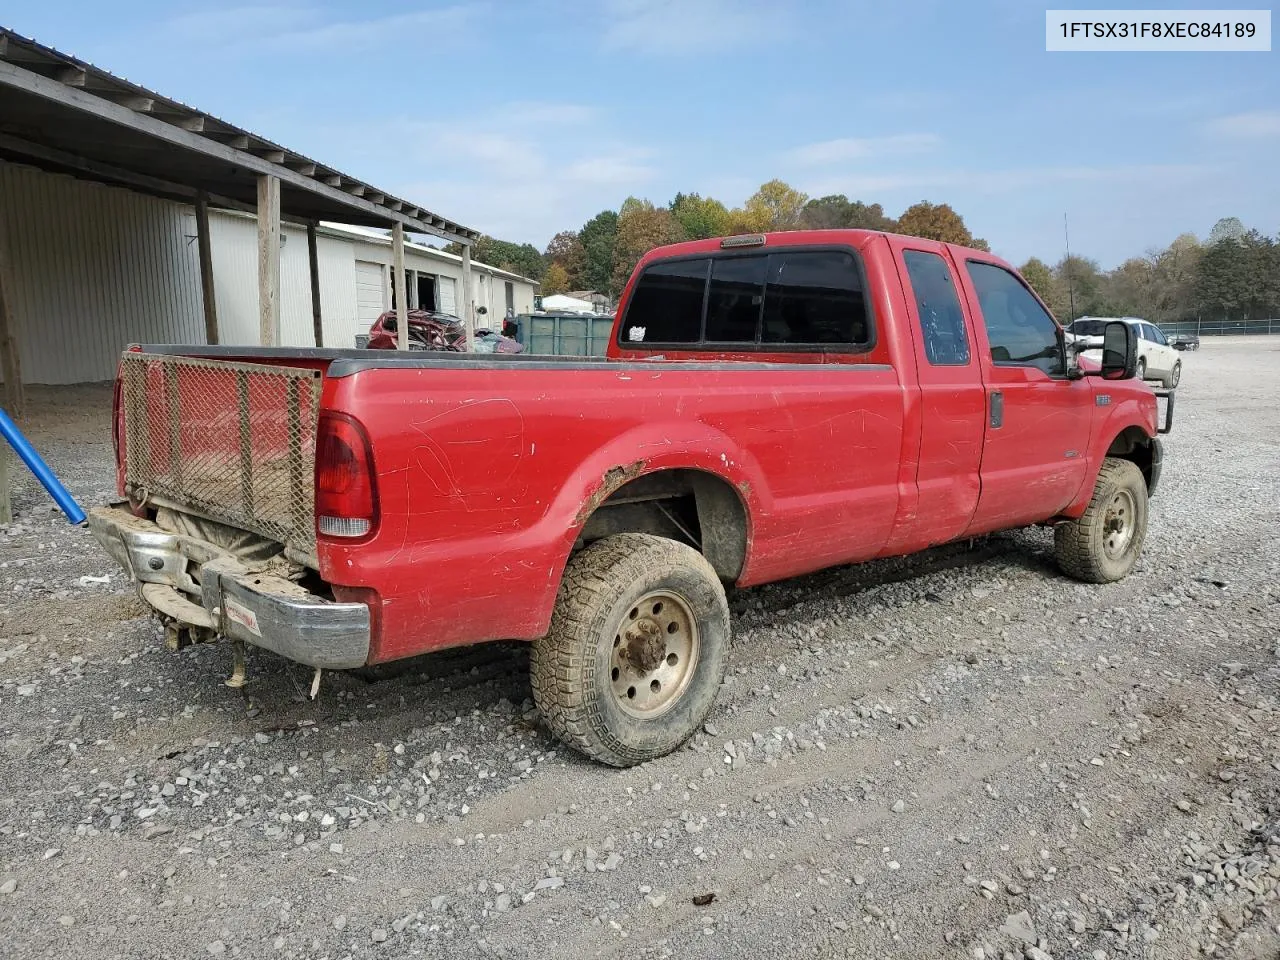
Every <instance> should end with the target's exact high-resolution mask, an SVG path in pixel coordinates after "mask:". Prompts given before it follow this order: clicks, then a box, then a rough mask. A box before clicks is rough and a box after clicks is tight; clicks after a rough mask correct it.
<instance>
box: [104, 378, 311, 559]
mask: <svg viewBox="0 0 1280 960" xmlns="http://www.w3.org/2000/svg"><path fill="white" fill-rule="evenodd" d="M321 379H322V375H321V373H320V371H318V370H307V369H300V368H296V367H281V366H271V365H268V364H250V363H233V362H229V361H221V360H203V359H198V358H194V357H177V356H163V355H158V354H147V353H127V354H125V356H124V359H123V361H122V364H121V380H122V382H121V398H120V400H121V404H122V407H123V412H124V433H123V437H122V444H123V447H124V450H123V452H124V480H125V489H126V491H127V492H128V493H129V494H130V496H132V497H133V498H134V499H136V500H144V501H150V502H152V503H155V504H156V505H160V506H171V507H175V508H177V509H180V510H185V511H189V512H191V513H195V514H198V515H200V516H203V517H207V518H208V519H210V520H216V521H219V522H221V523H225V524H228V525H230V526H233V527H237V528H239V529H243V530H250V531H253V532H255V533H258V534H261V535H262V536H264V537H267V538H269V539H271V540H275V541H277V542H278V543H281V544H284V545H285V546H286V547H288V548H291V550H292V551H293V552H295V553H298V554H301V555H302V556H304V557H311V556H314V554H315V549H316V545H315V517H314V514H315V480H314V471H315V458H316V422H317V417H318V411H319V405H320V386H321Z"/></svg>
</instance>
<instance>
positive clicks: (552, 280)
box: [542, 261, 569, 297]
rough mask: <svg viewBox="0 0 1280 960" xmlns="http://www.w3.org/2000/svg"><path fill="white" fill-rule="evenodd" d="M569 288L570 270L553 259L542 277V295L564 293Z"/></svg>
mask: <svg viewBox="0 0 1280 960" xmlns="http://www.w3.org/2000/svg"><path fill="white" fill-rule="evenodd" d="M568 289H569V271H567V270H566V269H565V268H564V266H563V265H561V264H559V263H556V262H555V261H552V262H551V263H550V264H549V265H548V266H547V272H546V275H545V276H544V277H543V278H542V295H543V296H544V297H549V296H552V295H553V294H557V293H564V292H565V291H566V290H568Z"/></svg>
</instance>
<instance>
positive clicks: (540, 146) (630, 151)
mask: <svg viewBox="0 0 1280 960" xmlns="http://www.w3.org/2000/svg"><path fill="white" fill-rule="evenodd" d="M391 125H393V126H396V128H397V129H399V130H400V131H401V133H402V137H403V140H402V142H401V145H400V148H399V149H400V153H401V154H402V155H403V157H404V158H405V160H406V162H405V163H404V164H402V165H401V169H407V170H413V169H419V170H421V169H430V170H431V171H432V175H431V176H430V177H429V178H426V179H421V180H416V181H409V182H400V183H396V182H394V180H393V181H392V182H390V183H389V184H388V189H392V190H393V191H394V192H395V193H396V194H397V195H399V196H402V197H405V198H406V199H408V200H410V201H413V202H421V203H423V204H426V205H427V207H428V208H429V209H432V210H435V211H436V212H438V213H440V214H441V215H444V216H448V217H450V218H451V219H454V220H455V221H457V222H459V223H463V224H466V225H467V226H471V227H475V228H476V229H478V230H481V231H483V232H484V233H487V234H490V235H491V236H496V237H500V238H502V239H504V240H513V241H516V242H525V241H528V242H531V243H533V244H535V245H537V246H539V247H541V246H542V245H543V244H544V243H546V241H547V239H548V238H549V237H551V236H552V235H553V234H555V233H556V232H558V231H560V230H564V229H569V228H573V227H577V226H581V224H583V223H585V222H586V221H587V220H588V219H589V218H590V217H592V216H594V215H595V214H597V213H599V212H600V211H601V210H603V209H606V208H608V209H615V210H616V209H617V207H618V205H619V203H621V201H622V198H623V197H625V196H627V195H628V194H629V193H633V192H641V191H643V189H644V186H645V185H646V184H648V183H650V182H651V181H652V180H653V179H654V178H655V176H656V175H657V172H658V171H657V168H656V166H655V165H654V162H655V160H656V154H655V153H654V152H653V151H652V150H650V149H647V148H644V147H640V146H637V145H635V144H632V143H628V142H626V141H624V140H621V139H619V138H618V137H615V136H613V135H611V133H610V130H609V125H608V123H607V121H606V119H604V118H602V117H600V116H599V115H598V113H597V112H596V111H595V110H593V109H592V108H589V107H586V106H583V105H579V104H573V103H554V102H539V103H528V102H516V103H507V104H502V105H498V106H495V107H491V108H488V109H485V110H482V111H480V112H479V113H474V112H473V113H471V114H469V115H467V116H465V117H462V116H456V115H455V116H445V117H442V118H441V119H440V120H439V121H431V122H422V121H406V122H403V123H396V124H391ZM347 136H348V137H350V138H353V139H354V138H357V137H359V136H363V133H357V132H356V131H354V130H353V131H350V132H349V133H348V134H347ZM377 179H378V182H385V181H386V178H385V177H381V178H377Z"/></svg>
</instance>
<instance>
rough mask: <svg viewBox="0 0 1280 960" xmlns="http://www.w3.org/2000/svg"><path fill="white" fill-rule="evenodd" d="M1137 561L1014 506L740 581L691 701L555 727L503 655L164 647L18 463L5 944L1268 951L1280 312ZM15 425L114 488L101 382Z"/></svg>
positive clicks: (1220, 353)
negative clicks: (1064, 549)
mask: <svg viewBox="0 0 1280 960" xmlns="http://www.w3.org/2000/svg"><path fill="white" fill-rule="evenodd" d="M1184 361H1185V367H1186V373H1185V375H1184V377H1183V386H1182V387H1181V388H1180V389H1179V401H1180V402H1179V404H1178V423H1177V426H1176V428H1175V431H1174V433H1173V434H1172V435H1171V436H1170V438H1169V439H1168V443H1167V452H1166V456H1167V465H1166V470H1165V478H1164V481H1163V485H1162V489H1161V490H1160V493H1159V496H1158V497H1157V498H1156V499H1155V500H1154V501H1153V504H1152V517H1151V534H1150V537H1149V539H1148V542H1147V549H1146V556H1145V559H1144V560H1143V561H1142V562H1141V563H1140V565H1139V567H1138V569H1137V571H1136V572H1135V573H1134V574H1133V575H1132V576H1131V577H1129V578H1128V579H1127V580H1126V581H1124V582H1123V583H1119V584H1114V585H1110V586H1105V587H1086V586H1082V585H1078V584H1076V583H1073V582H1071V581H1069V580H1066V579H1065V578H1063V577H1062V576H1060V575H1058V574H1057V573H1056V571H1055V569H1054V567H1053V565H1052V562H1051V556H1050V546H1051V538H1050V536H1049V535H1048V534H1047V533H1046V532H1045V531H1040V530H1031V531H1022V532H1017V533H1013V534H1008V535H1002V536H998V537H993V538H989V539H988V540H986V541H984V542H982V543H980V544H978V545H976V546H974V547H972V548H969V547H956V548H948V549H943V550H939V551H935V552H932V553H930V554H927V555H924V556H921V557H916V558H912V559H910V560H906V561H891V562H884V563H876V564H871V565H867V566H863V567H856V568H843V569H839V570H834V571H829V572H826V573H823V574H819V575H816V576H812V577H808V578H805V579H802V580H798V581H793V582H789V583H785V584H780V585H775V586H771V587H767V588H763V589H757V590H750V591H742V592H739V593H737V594H736V595H735V596H734V597H733V599H732V602H733V607H734V624H735V629H736V645H735V650H734V653H733V658H732V662H731V673H730V677H729V680H728V682H727V684H726V687H725V689H724V691H723V693H722V696H721V699H720V703H719V706H718V707H717V709H716V711H715V713H714V714H713V717H712V720H711V722H710V723H709V724H708V725H707V727H706V729H705V732H704V733H702V734H700V735H699V736H698V737H697V738H695V740H694V741H693V742H692V743H691V744H690V745H689V746H688V747H687V748H685V749H682V750H680V751H677V752H676V753H675V754H674V755H672V756H670V757H667V758H664V759H663V760H661V761H657V762H654V763H650V764H647V765H645V766H642V767H637V768H635V769H631V770H625V771H615V770H609V769H604V768H602V767H599V766H595V765H592V764H590V763H588V762H586V761H584V760H582V759H580V758H579V757H577V756H576V755H574V754H572V753H569V752H568V751H566V750H564V749H562V748H561V747H559V746H558V745H557V744H556V743H555V742H554V741H553V740H552V739H551V738H550V737H549V736H548V734H547V732H546V730H545V728H544V727H543V726H542V725H541V723H540V722H539V719H538V717H537V714H536V712H535V711H534V709H533V706H532V702H531V700H530V689H529V681H528V677H527V664H528V654H527V650H526V648H524V647H523V646H521V645H514V644H495V645H491V646H487V647H481V648H473V649H470V650H463V651H457V652H451V653H446V654H439V655H435V656H432V657H425V658H421V659H419V660H415V661H409V662H405V663H402V664H396V665H392V666H390V667H385V668H380V669H377V670H371V671H360V672H354V673H347V674H331V675H328V676H327V677H326V679H325V682H324V685H323V687H322V689H321V693H320V697H319V699H318V700H317V701H315V702H309V701H308V700H307V699H306V696H305V693H306V685H307V682H308V680H309V676H308V674H307V673H306V672H305V671H304V670H303V669H302V668H300V667H295V666H291V665H289V664H287V663H285V662H284V661H281V660H277V659H274V658H271V657H270V656H268V655H265V654H262V655H258V656H256V657H253V659H251V661H250V677H251V680H252V683H251V684H250V685H249V686H248V687H246V688H245V689H244V690H243V691H237V690H233V689H231V688H228V687H226V686H223V685H222V684H221V682H220V681H221V680H222V679H223V678H224V677H225V676H226V675H227V674H228V673H229V670H230V655H229V652H228V651H227V650H226V649H225V648H223V647H221V646H201V647H197V648H193V649H188V650H185V651H183V652H181V653H168V652H166V651H165V650H164V648H163V646H162V645H161V642H160V637H159V633H158V630H157V628H156V627H155V626H154V625H153V623H152V622H151V621H150V620H149V619H148V618H147V616H146V613H145V609H144V608H143V606H142V605H141V604H140V602H139V601H138V600H136V599H135V598H134V596H133V594H132V592H131V589H130V586H129V584H128V583H127V582H126V581H125V580H124V579H122V577H121V575H120V572H119V571H118V570H117V568H116V567H115V566H114V565H113V564H112V563H111V562H110V561H109V560H108V559H107V558H106V557H105V556H104V555H103V554H102V553H101V552H100V551H99V550H98V549H97V546H96V544H95V543H94V542H93V541H92V539H91V537H90V536H89V535H88V534H87V533H86V532H84V531H80V530H75V529H72V528H69V527H68V526H67V525H66V524H65V523H64V522H63V521H62V520H61V518H60V516H58V515H56V514H53V513H51V511H50V510H49V509H48V508H47V507H46V505H45V501H44V500H43V499H42V497H40V496H38V495H37V493H38V491H37V490H36V489H34V488H33V485H32V484H31V482H30V481H29V480H28V481H27V482H25V483H24V484H23V485H22V487H21V489H20V490H19V492H18V494H17V497H16V505H17V508H18V511H19V514H20V516H19V519H18V522H17V523H16V524H15V525H14V526H12V527H10V528H9V529H8V530H7V531H5V532H3V533H0V955H3V956H15V957H18V956H22V957H27V956H56V957H59V958H74V957H93V958H102V957H115V956H119V957H175V956H183V957H196V956H204V955H212V956H219V955H230V956H245V957H251V956H254V957H256V956H271V957H331V958H339V957H375V956H377V957H401V956H428V957H432V956H446V955H447V956H450V957H459V958H469V957H511V958H517V957H529V958H541V957H549V956H556V957H574V956H627V957H635V958H646V957H665V956H674V957H681V958H684V957H707V958H713V957H715V958H718V957H723V956H726V955H750V956H752V957H759V958H771V957H800V956H804V957H845V956H853V957H965V958H969V957H977V958H983V957H988V958H989V957H1014V958H1018V957H1030V958H1044V957H1054V958H1064V957H1081V958H1120V957H1135V958H1136V957H1141V958H1163V957H1167V958H1184V957H1194V956H1200V955H1206V954H1207V955H1212V956H1221V957H1243V958H1264V957H1265V958H1275V957H1277V956H1278V955H1280V901H1278V899H1277V897H1278V895H1277V887H1278V885H1280V750H1278V749H1277V747H1278V745H1280V710H1277V697H1278V696H1280V656H1278V655H1280V639H1278V638H1280V627H1278V626H1277V624H1278V623H1280V483H1278V482H1277V479H1278V478H1280V446H1278V441H1280V403H1278V401H1280V377H1277V371H1278V370H1280V338H1277V339H1276V340H1273V341H1267V340H1253V341H1247V340H1233V341H1225V342H1222V341H1213V340H1209V341H1206V343H1205V346H1204V347H1203V348H1202V349H1201V350H1200V351H1199V352H1198V353H1190V354H1185V355H1184ZM33 394H34V397H33V399H34V401H35V406H36V408H37V409H36V412H35V413H34V414H33V415H32V416H31V417H30V419H29V421H28V428H29V432H30V434H31V436H32V438H33V439H34V440H35V441H36V442H37V443H38V444H39V445H40V446H41V448H42V449H44V450H45V451H46V453H47V455H48V458H49V460H50V461H51V464H52V465H53V466H54V468H55V469H56V470H58V471H59V472H60V473H61V474H62V475H63V476H65V477H66V478H67V479H68V481H69V484H70V486H71V487H72V489H73V492H74V493H75V494H76V495H77V496H78V497H79V498H80V499H81V501H82V502H85V503H92V502H99V501H102V500H104V499H106V498H107V497H108V496H109V495H110V493H111V487H112V483H113V479H112V468H111V465H110V456H111V454H110V441H109V430H108V421H109V407H110V390H109V388H107V387H83V388H66V389H58V390H52V389H50V390H35V391H33Z"/></svg>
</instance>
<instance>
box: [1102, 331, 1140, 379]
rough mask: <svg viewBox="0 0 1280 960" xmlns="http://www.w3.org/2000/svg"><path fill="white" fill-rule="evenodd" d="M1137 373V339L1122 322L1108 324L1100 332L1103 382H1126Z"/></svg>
mask: <svg viewBox="0 0 1280 960" xmlns="http://www.w3.org/2000/svg"><path fill="white" fill-rule="evenodd" d="M1137 371H1138V337H1137V335H1136V334H1135V333H1134V332H1133V327H1131V326H1129V324H1127V323H1123V322H1119V321H1117V322H1113V323H1108V324H1107V326H1106V328H1105V329H1104V330H1103V331H1102V369H1100V370H1099V371H1098V376H1100V377H1102V379H1103V380H1128V379H1130V378H1132V377H1133V375H1134V374H1135V373H1137Z"/></svg>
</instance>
